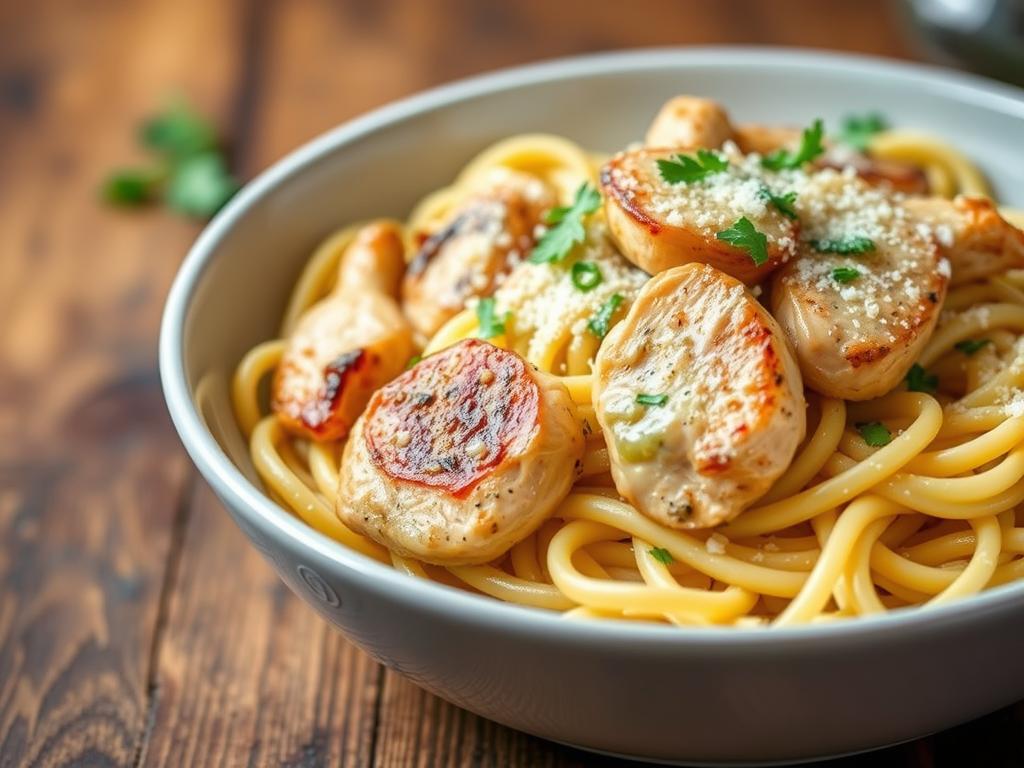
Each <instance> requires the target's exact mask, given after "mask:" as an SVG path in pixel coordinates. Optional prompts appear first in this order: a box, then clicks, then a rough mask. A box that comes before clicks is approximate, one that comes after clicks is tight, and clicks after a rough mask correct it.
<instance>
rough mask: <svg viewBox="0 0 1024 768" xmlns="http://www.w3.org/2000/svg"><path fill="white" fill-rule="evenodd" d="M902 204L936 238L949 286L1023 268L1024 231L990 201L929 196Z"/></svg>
mask: <svg viewBox="0 0 1024 768" xmlns="http://www.w3.org/2000/svg"><path fill="white" fill-rule="evenodd" d="M905 205H906V208H907V211H908V212H909V213H910V215H911V216H913V217H914V218H916V219H918V220H920V221H922V222H924V223H926V224H927V225H928V226H930V227H931V228H932V231H933V232H934V233H935V235H936V237H937V238H938V240H939V245H940V250H941V251H942V254H943V255H944V256H945V257H946V258H947V259H949V263H950V267H951V268H952V272H953V276H952V277H951V278H950V284H951V285H962V284H963V283H969V282H971V281H974V280H981V279H983V278H986V277H989V276H990V275H994V274H997V273H999V272H1005V271H1006V270H1008V269H1019V268H1021V267H1024V232H1022V231H1021V230H1019V229H1017V228H1016V227H1015V226H1013V225H1012V224H1010V223H1009V222H1007V221H1006V220H1005V219H1003V218H1002V217H1001V216H1000V215H999V212H998V210H996V207H995V205H993V204H992V201H991V200H986V199H984V198H980V197H964V196H960V197H957V198H956V199H954V200H945V199H943V198H940V197H929V198H915V199H912V200H907V201H906V203H905Z"/></svg>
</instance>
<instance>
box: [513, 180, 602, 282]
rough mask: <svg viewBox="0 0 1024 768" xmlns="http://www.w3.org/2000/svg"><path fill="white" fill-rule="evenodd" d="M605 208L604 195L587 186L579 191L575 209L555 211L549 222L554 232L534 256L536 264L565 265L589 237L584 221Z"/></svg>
mask: <svg viewBox="0 0 1024 768" xmlns="http://www.w3.org/2000/svg"><path fill="white" fill-rule="evenodd" d="M600 207H601V194H600V193H599V192H598V191H597V189H595V188H594V187H592V186H590V184H588V183H586V182H584V183H583V184H581V185H580V187H579V189H577V190H576V197H575V199H574V200H573V203H572V205H570V206H568V207H566V206H562V207H559V208H553V209H551V210H550V211H548V215H547V217H546V218H545V221H546V222H547V223H548V224H549V225H551V228H550V229H549V230H548V231H547V232H545V233H544V235H543V236H542V237H541V239H540V241H539V242H538V243H537V245H536V247H535V248H534V249H533V252H532V253H531V254H530V261H531V262H533V263H534V264H545V263H547V262H551V261H561V260H562V259H564V258H565V257H566V256H568V255H569V253H570V252H571V251H572V249H573V248H575V247H576V246H577V245H579V244H580V243H582V242H583V241H584V240H585V239H586V237H587V233H586V230H585V229H584V228H583V220H584V219H585V218H586V217H587V216H589V215H590V214H592V213H593V212H594V211H596V210H597V209H598V208H600Z"/></svg>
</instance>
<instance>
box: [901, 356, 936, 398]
mask: <svg viewBox="0 0 1024 768" xmlns="http://www.w3.org/2000/svg"><path fill="white" fill-rule="evenodd" d="M906 382H907V389H908V390H909V391H910V392H927V393H928V394H935V390H937V389H938V388H939V377H938V376H936V375H935V374H929V373H928V372H927V371H925V369H924V368H922V367H921V366H920V365H918V364H917V363H914V364H913V365H912V366H910V370H909V371H907V378H906Z"/></svg>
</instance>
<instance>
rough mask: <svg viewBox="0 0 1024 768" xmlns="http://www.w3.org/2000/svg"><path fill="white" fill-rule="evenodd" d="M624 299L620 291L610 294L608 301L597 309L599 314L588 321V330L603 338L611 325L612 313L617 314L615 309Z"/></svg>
mask: <svg viewBox="0 0 1024 768" xmlns="http://www.w3.org/2000/svg"><path fill="white" fill-rule="evenodd" d="M623 301H625V299H624V298H623V297H622V296H621V295H620V294H618V293H613V294H612V295H611V296H609V297H608V301H606V302H605V303H604V304H602V305H601V308H600V309H599V310H597V314H595V315H594V316H593V317H592V318H590V320H588V321H587V330H588V331H590V332H591V333H592V334H594V335H595V336H597V338H599V339H603V338H604V337H605V336H606V335H607V334H608V329H609V328H610V327H611V323H612V315H614V314H615V310H616V309H618V308H619V305H620V304H621V303H622V302H623Z"/></svg>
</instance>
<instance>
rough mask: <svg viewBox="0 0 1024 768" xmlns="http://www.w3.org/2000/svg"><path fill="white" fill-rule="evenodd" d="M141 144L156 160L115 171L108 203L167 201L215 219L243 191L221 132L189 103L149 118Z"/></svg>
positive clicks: (108, 186) (107, 189)
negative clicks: (229, 165) (221, 142)
mask: <svg viewBox="0 0 1024 768" xmlns="http://www.w3.org/2000/svg"><path fill="white" fill-rule="evenodd" d="M139 142H140V143H141V144H142V145H143V146H144V147H145V148H146V149H148V150H149V151H150V152H152V153H153V154H154V155H156V160H155V161H154V162H153V164H152V165H149V166H143V167H138V168H124V169H120V170H117V171H114V172H113V173H111V174H110V176H108V177H107V179H106V180H105V182H104V184H103V190H102V191H103V196H104V198H105V199H106V200H107V201H108V202H110V203H113V204H115V205H123V206H138V205H144V204H147V203H152V202H156V201H161V200H162V201H163V202H165V203H166V204H167V205H168V206H169V207H171V208H173V209H175V210H177V211H179V212H180V213H184V214H186V215H188V216H194V217H196V218H209V217H210V216H213V214H215V213H216V212H217V211H219V210H220V209H221V208H222V207H223V206H224V204H225V203H226V202H227V201H228V200H230V199H231V197H232V196H233V195H234V194H235V192H237V191H238V186H239V185H238V182H237V181H235V179H234V178H233V177H232V175H231V173H230V172H229V171H228V168H227V162H226V161H225V159H224V155H223V154H222V153H221V152H220V150H219V148H218V146H217V133H216V130H215V129H214V127H213V126H212V125H211V124H210V122H209V121H207V120H206V119H205V118H203V117H202V116H201V115H199V114H198V113H196V112H195V111H193V110H192V109H191V108H190V107H189V106H188V105H187V104H186V103H185V102H183V101H177V102H174V103H172V104H171V105H170V106H169V107H168V108H167V109H166V110H165V111H164V112H163V113H161V114H159V115H156V116H155V117H152V118H150V119H148V120H146V121H145V122H144V123H143V125H142V127H141V128H140V130H139Z"/></svg>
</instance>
